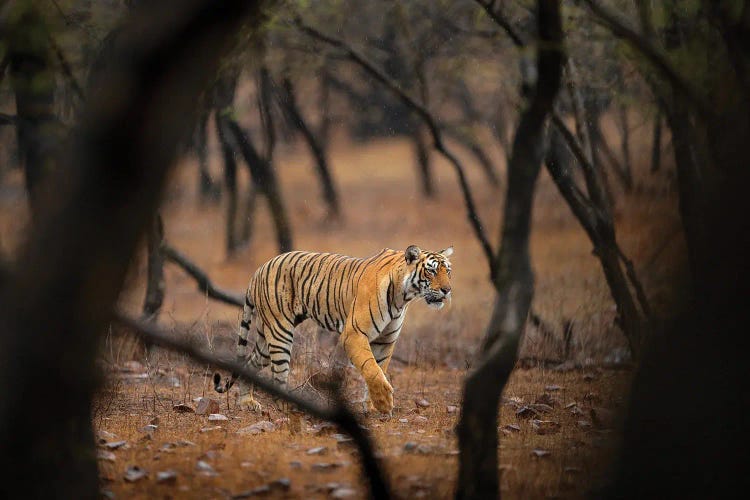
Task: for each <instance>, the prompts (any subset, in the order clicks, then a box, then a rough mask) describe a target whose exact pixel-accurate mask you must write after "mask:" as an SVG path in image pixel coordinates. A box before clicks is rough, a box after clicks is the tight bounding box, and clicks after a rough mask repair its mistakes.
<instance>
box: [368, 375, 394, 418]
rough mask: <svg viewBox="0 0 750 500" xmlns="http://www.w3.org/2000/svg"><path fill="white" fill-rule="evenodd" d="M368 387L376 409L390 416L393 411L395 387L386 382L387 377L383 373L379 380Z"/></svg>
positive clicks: (375, 380) (370, 383)
mask: <svg viewBox="0 0 750 500" xmlns="http://www.w3.org/2000/svg"><path fill="white" fill-rule="evenodd" d="M367 387H368V389H369V392H370V400H371V401H372V404H373V405H374V406H375V409H376V410H378V411H379V412H381V413H388V414H390V413H391V412H392V411H393V386H391V384H390V383H389V382H388V380H386V378H385V375H383V374H382V373H381V374H380V376H379V377H378V378H376V379H374V380H373V381H372V382H369V383H368V384H367Z"/></svg>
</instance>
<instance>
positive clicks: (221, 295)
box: [161, 241, 245, 307]
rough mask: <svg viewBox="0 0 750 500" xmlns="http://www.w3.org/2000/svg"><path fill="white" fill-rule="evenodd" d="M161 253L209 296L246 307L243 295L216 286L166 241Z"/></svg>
mask: <svg viewBox="0 0 750 500" xmlns="http://www.w3.org/2000/svg"><path fill="white" fill-rule="evenodd" d="M161 251H162V253H163V254H164V257H166V258H167V260H169V261H170V262H172V263H174V264H177V265H178V266H180V267H181V268H182V270H183V271H185V272H186V273H187V274H189V275H190V277H191V278H193V279H194V280H195V281H196V282H197V284H198V289H199V290H200V291H201V292H203V293H205V294H206V295H207V296H209V297H211V298H212V299H216V300H219V301H221V302H225V303H227V304H230V305H233V306H237V307H242V306H243V305H245V300H244V299H243V298H242V296H241V295H236V294H234V293H232V292H227V291H224V290H222V289H220V288H217V287H216V286H214V284H213V283H212V282H211V280H210V279H209V277H208V275H207V274H206V273H205V272H204V271H203V270H202V269H201V268H200V267H198V266H197V265H196V264H195V263H194V262H193V261H191V260H190V259H189V258H187V256H185V254H183V253H182V252H180V251H178V250H177V249H176V248H174V247H172V246H170V245H169V244H168V243H167V242H166V241H165V242H163V243H162V246H161Z"/></svg>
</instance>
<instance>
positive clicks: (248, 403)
mask: <svg viewBox="0 0 750 500" xmlns="http://www.w3.org/2000/svg"><path fill="white" fill-rule="evenodd" d="M237 403H238V404H239V405H240V408H243V409H244V408H247V409H248V410H250V411H255V412H259V411H260V410H261V405H260V403H258V402H257V401H256V400H255V398H253V395H252V394H245V395H244V396H240V397H239V399H238V400H237Z"/></svg>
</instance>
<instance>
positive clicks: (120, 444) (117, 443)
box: [104, 441, 129, 450]
mask: <svg viewBox="0 0 750 500" xmlns="http://www.w3.org/2000/svg"><path fill="white" fill-rule="evenodd" d="M127 444H128V442H127V441H112V442H110V443H104V447H105V448H108V449H110V450H117V449H119V448H122V449H124V450H127V449H128V448H129V446H127Z"/></svg>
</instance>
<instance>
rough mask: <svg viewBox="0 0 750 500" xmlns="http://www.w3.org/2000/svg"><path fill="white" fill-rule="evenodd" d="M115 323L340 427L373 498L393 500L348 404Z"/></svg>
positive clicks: (126, 320)
mask: <svg viewBox="0 0 750 500" xmlns="http://www.w3.org/2000/svg"><path fill="white" fill-rule="evenodd" d="M114 319H115V321H117V322H118V323H121V324H122V325H124V326H126V327H128V328H130V329H132V330H133V331H134V332H135V333H137V334H138V335H140V336H141V337H142V338H143V339H144V340H146V341H148V342H151V343H153V344H156V345H158V346H161V347H164V348H166V349H169V350H172V351H175V352H179V353H182V354H186V355H188V356H190V357H191V358H192V359H194V360H196V361H198V362H200V363H206V364H210V365H213V366H215V367H217V368H220V369H222V370H227V371H230V372H232V373H236V374H237V375H238V376H239V378H242V379H244V380H245V381H247V382H249V383H252V384H254V385H255V386H256V387H258V388H259V389H261V390H262V391H264V392H266V393H268V394H269V395H271V396H273V397H275V398H280V399H283V400H284V401H287V402H289V403H291V404H293V405H294V406H296V407H297V408H299V409H300V410H302V411H304V412H305V413H308V414H309V415H312V416H313V417H316V418H320V419H322V420H328V421H330V422H333V423H334V424H336V425H338V426H339V427H340V428H341V430H343V431H344V432H346V433H347V434H349V435H350V436H351V437H352V439H353V440H354V443H355V444H356V446H357V448H358V449H359V452H360V455H361V457H362V468H363V469H364V472H365V474H364V475H365V477H367V478H368V481H369V486H370V495H371V496H372V498H389V497H390V493H389V492H390V488H389V486H388V483H387V482H386V480H385V476H384V475H383V473H382V471H381V470H380V465H379V463H378V461H377V459H376V458H375V455H374V453H373V447H372V443H371V442H370V438H369V435H368V433H367V431H366V430H365V429H363V428H362V427H361V426H360V425H359V422H358V421H357V418H356V417H355V416H354V415H353V414H352V412H351V411H349V410H348V409H347V408H346V406H344V404H342V401H341V399H340V398H337V400H336V403H335V404H334V406H333V407H327V406H321V405H319V404H317V403H314V402H312V401H308V400H306V399H302V398H300V397H299V396H296V395H294V394H292V393H290V392H288V391H286V390H284V389H282V388H281V387H279V386H278V385H277V384H275V383H273V382H272V381H270V380H268V379H267V378H265V377H262V376H260V375H259V374H258V373H257V372H253V371H250V370H248V369H247V368H246V367H244V366H242V365H241V364H239V363H235V362H231V361H224V360H222V359H220V358H218V357H216V356H215V355H214V354H212V353H209V352H206V351H204V350H202V349H200V348H198V347H196V346H194V345H193V344H190V343H188V342H185V341H182V340H177V339H178V338H186V337H187V335H168V334H167V333H166V332H164V331H162V330H161V329H159V328H158V327H157V326H156V325H154V324H153V323H147V322H144V321H140V320H137V319H134V318H130V317H128V316H126V315H125V314H122V313H120V312H116V313H115V318H114Z"/></svg>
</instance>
